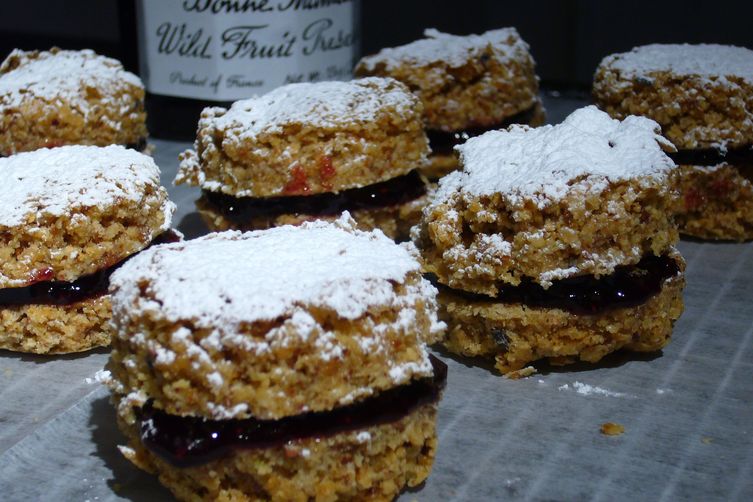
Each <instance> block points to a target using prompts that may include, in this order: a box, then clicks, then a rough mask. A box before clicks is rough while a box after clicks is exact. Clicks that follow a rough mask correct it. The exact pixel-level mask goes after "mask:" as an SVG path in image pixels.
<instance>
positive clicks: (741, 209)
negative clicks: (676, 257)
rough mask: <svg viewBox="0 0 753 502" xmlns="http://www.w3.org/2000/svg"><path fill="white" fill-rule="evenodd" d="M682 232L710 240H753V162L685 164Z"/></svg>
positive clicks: (680, 178) (679, 219)
mask: <svg viewBox="0 0 753 502" xmlns="http://www.w3.org/2000/svg"><path fill="white" fill-rule="evenodd" d="M677 179H678V185H679V189H680V192H681V194H682V195H681V200H680V204H679V207H678V211H677V214H676V219H677V224H678V226H679V228H680V233H682V234H684V235H687V236H691V237H697V238H700V239H710V240H731V241H745V240H750V239H753V184H752V183H751V179H753V163H750V164H745V165H731V164H719V165H716V166H694V165H681V166H680V167H679V169H678V176H677Z"/></svg>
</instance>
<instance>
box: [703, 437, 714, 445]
mask: <svg viewBox="0 0 753 502" xmlns="http://www.w3.org/2000/svg"><path fill="white" fill-rule="evenodd" d="M713 442H714V438H710V437H707V436H704V437H702V438H701V443H703V444H711V443H713Z"/></svg>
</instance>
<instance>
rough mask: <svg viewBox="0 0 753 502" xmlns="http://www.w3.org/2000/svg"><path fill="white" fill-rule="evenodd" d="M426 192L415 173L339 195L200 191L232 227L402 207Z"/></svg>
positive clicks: (353, 189)
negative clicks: (300, 216) (292, 217)
mask: <svg viewBox="0 0 753 502" xmlns="http://www.w3.org/2000/svg"><path fill="white" fill-rule="evenodd" d="M425 193H426V185H425V184H424V182H423V180H422V179H421V176H419V174H418V173H417V172H416V171H411V172H410V173H408V174H406V175H404V176H399V177H397V178H393V179H391V180H387V181H383V182H381V183H376V184H374V185H369V186H366V187H363V188H351V189H350V190H344V191H342V192H339V193H321V194H315V195H291V196H281V197H233V196H232V195H227V194H223V193H219V192H210V191H208V190H204V191H203V192H202V194H203V197H204V200H205V201H206V202H207V203H208V205H209V206H210V207H212V208H213V209H214V210H215V211H217V212H219V213H220V214H222V215H223V216H224V217H225V218H226V219H228V220H230V221H231V222H233V223H235V224H241V225H242V224H244V223H247V222H248V221H249V220H251V219H252V218H258V217H263V216H266V217H274V216H278V215H281V214H307V215H312V216H326V215H338V214H340V213H342V212H343V211H345V210H348V211H354V210H357V209H376V208H382V207H389V206H394V205H398V204H404V203H406V202H410V201H412V200H415V199H417V198H418V197H420V196H422V195H424V194H425Z"/></svg>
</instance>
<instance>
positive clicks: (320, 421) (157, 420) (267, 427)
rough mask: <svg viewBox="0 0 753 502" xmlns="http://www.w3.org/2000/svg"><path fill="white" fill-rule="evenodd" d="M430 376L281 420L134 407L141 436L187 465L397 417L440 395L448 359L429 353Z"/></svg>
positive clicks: (165, 455)
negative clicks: (220, 417) (180, 413)
mask: <svg viewBox="0 0 753 502" xmlns="http://www.w3.org/2000/svg"><path fill="white" fill-rule="evenodd" d="M429 357H430V359H431V364H432V366H433V367H434V377H432V378H424V379H421V380H414V381H413V382H411V383H409V384H406V385H402V386H400V387H396V388H394V389H390V390H386V391H384V392H381V393H380V394H378V395H376V396H374V397H370V398H368V399H365V400H363V401H361V402H358V403H355V404H351V405H348V406H343V407H341V408H336V409H334V410H331V411H327V412H311V413H305V414H303V415H296V416H292V417H286V418H282V419H279V420H256V419H254V418H248V419H242V420H205V419H203V418H199V417H181V416H177V415H169V414H167V413H164V412H163V411H160V410H158V409H155V408H154V407H153V406H152V404H151V401H150V402H147V403H146V404H145V405H144V406H143V407H142V408H140V409H138V410H137V411H136V413H137V416H138V418H139V420H140V428H141V441H142V443H143V444H144V446H146V447H147V448H149V449H150V450H151V451H152V452H154V453H155V454H157V455H159V456H160V457H162V458H164V459H165V460H167V461H168V462H170V463H171V464H172V465H174V466H176V467H191V466H195V465H200V464H204V463H206V462H209V461H211V460H215V459H217V458H221V457H223V456H225V455H227V454H229V453H231V452H232V451H234V450H236V449H255V448H275V447H281V446H283V445H285V444H286V443H287V442H288V441H292V440H297V439H304V438H312V437H328V436H333V435H335V434H339V433H343V432H350V431H355V430H358V429H364V428H366V427H373V426H376V425H381V424H388V423H392V422H396V421H398V420H400V419H401V418H403V417H405V416H407V415H408V414H410V413H411V412H412V411H413V410H415V409H417V408H418V407H419V406H422V405H424V404H428V403H433V402H436V401H438V400H439V397H440V395H441V392H442V389H444V386H445V382H446V380H447V365H446V364H445V363H443V362H442V361H440V360H439V359H437V358H436V357H434V356H429Z"/></svg>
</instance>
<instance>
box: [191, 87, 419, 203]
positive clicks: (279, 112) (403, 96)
mask: <svg viewBox="0 0 753 502" xmlns="http://www.w3.org/2000/svg"><path fill="white" fill-rule="evenodd" d="M421 112H422V108H421V103H420V102H419V101H418V100H417V99H416V98H415V97H414V96H413V95H412V94H411V93H410V92H409V90H408V89H407V88H406V87H405V86H404V85H403V84H401V83H400V82H398V81H396V80H393V79H383V78H365V79H360V80H353V81H350V82H318V83H302V84H290V85H286V86H282V87H279V88H277V89H275V90H273V91H271V92H269V93H267V94H265V95H263V96H260V97H257V98H251V99H246V100H242V101H237V102H235V103H233V105H232V106H231V107H230V108H229V109H225V108H206V109H205V110H204V112H203V113H202V115H201V119H200V121H199V128H198V132H197V138H196V143H195V151H192V150H189V151H188V152H186V153H184V154H183V156H182V162H181V166H180V170H179V172H178V176H177V178H176V182H177V183H184V182H185V183H189V184H193V185H197V186H200V187H201V188H203V189H205V190H210V191H213V192H223V193H226V194H230V195H234V196H237V197H271V196H281V195H313V194H317V193H324V192H338V191H340V190H345V189H348V188H358V187H362V186H365V185H370V184H373V183H378V182H381V181H386V180H388V179H391V178H394V177H397V176H401V175H403V174H406V173H408V172H410V171H412V170H413V169H416V168H417V167H421V166H423V164H425V162H426V156H427V155H428V153H429V148H428V140H427V139H426V135H425V133H424V132H423V125H422V122H421Z"/></svg>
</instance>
